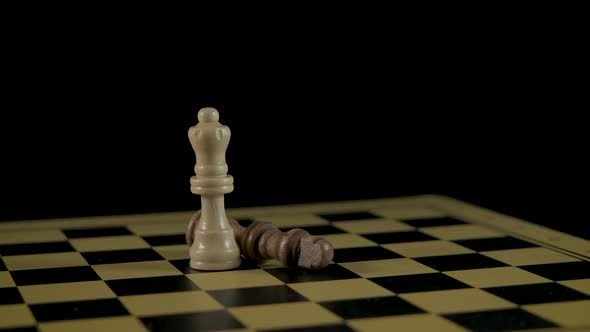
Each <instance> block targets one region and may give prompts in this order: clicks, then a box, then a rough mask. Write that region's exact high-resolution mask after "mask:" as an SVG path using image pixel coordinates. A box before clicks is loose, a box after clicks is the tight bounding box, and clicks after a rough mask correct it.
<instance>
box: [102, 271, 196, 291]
mask: <svg viewBox="0 0 590 332" xmlns="http://www.w3.org/2000/svg"><path fill="white" fill-rule="evenodd" d="M105 282H106V283H107V285H108V286H109V287H110V288H111V290H112V291H113V292H115V294H117V296H124V295H141V294H155V293H170V292H185V291H195V290H200V288H199V287H198V286H197V285H196V284H195V283H194V282H193V281H192V280H190V279H189V278H187V277H186V276H184V275H181V276H164V277H150V278H134V279H119V280H107V281H105Z"/></svg>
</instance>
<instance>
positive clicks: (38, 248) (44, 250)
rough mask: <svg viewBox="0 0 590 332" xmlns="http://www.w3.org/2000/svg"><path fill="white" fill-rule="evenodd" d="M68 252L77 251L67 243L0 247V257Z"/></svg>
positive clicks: (6, 245) (4, 245)
mask: <svg viewBox="0 0 590 332" xmlns="http://www.w3.org/2000/svg"><path fill="white" fill-rule="evenodd" d="M68 251H76V250H75V249H74V248H73V247H72V246H71V245H70V243H69V242H66V241H60V242H42V243H26V244H3V245H0V255H2V256H12V255H14V256H16V255H34V254H49V253H56V252H68Z"/></svg>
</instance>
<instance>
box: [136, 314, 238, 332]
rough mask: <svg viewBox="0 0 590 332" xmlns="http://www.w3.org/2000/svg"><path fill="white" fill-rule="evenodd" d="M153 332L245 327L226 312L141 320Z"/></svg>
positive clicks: (189, 331)
mask: <svg viewBox="0 0 590 332" xmlns="http://www.w3.org/2000/svg"><path fill="white" fill-rule="evenodd" d="M140 319H141V321H142V322H143V324H144V325H145V326H146V327H147V328H148V330H149V331H151V332H168V331H175V332H195V331H211V330H226V329H239V328H243V327H244V325H242V323H240V322H239V321H238V320H237V319H236V318H234V316H232V315H231V314H230V313H229V312H227V311H225V310H219V311H206V312H197V313H190V314H176V315H165V316H154V317H143V318H140Z"/></svg>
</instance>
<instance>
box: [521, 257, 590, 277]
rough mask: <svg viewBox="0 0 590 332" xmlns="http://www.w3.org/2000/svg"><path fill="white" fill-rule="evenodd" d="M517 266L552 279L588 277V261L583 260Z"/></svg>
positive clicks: (589, 264)
mask: <svg viewBox="0 0 590 332" xmlns="http://www.w3.org/2000/svg"><path fill="white" fill-rule="evenodd" d="M518 268H520V269H523V270H525V271H528V272H531V273H534V274H536V275H540V276H541V277H544V278H547V279H550V280H553V281H561V280H574V279H590V263H589V262H584V261H580V262H567V263H554V264H539V265H527V266H519V267H518Z"/></svg>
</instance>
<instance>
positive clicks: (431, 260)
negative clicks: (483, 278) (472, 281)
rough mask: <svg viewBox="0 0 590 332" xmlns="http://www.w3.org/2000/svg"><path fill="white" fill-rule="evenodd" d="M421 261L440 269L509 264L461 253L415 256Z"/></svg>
mask: <svg viewBox="0 0 590 332" xmlns="http://www.w3.org/2000/svg"><path fill="white" fill-rule="evenodd" d="M414 260H416V261H417V262H419V263H422V264H424V265H426V266H428V267H431V268H433V269H435V270H438V271H455V270H472V269H484V268H491V267H502V266H508V265H507V264H505V263H502V262H500V261H497V260H495V259H492V258H490V257H487V256H484V255H480V254H461V255H449V256H433V257H419V258H414Z"/></svg>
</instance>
